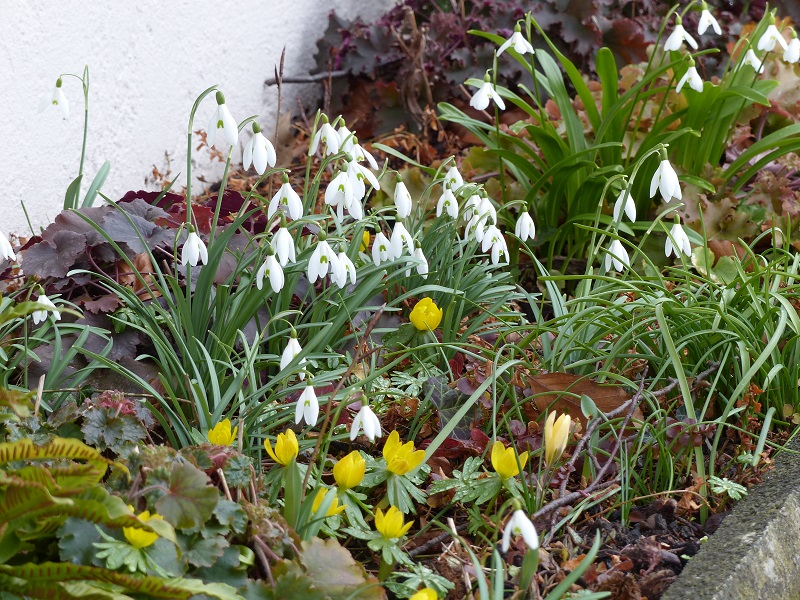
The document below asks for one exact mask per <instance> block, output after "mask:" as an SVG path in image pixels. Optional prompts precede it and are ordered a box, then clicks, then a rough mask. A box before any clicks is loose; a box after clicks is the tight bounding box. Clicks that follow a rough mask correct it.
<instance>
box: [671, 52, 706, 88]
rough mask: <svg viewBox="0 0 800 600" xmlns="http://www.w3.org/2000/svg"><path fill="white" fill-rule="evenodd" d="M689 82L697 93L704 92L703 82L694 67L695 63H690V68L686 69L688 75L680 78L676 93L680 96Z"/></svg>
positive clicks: (685, 74)
mask: <svg viewBox="0 0 800 600" xmlns="http://www.w3.org/2000/svg"><path fill="white" fill-rule="evenodd" d="M687 81H688V82H689V87H690V88H692V89H693V90H694V91H695V92H702V91H703V80H702V79H701V78H700V75H699V73H698V72H697V69H696V68H695V66H694V61H693V60H690V61H689V68H688V69H686V73H684V74H683V77H681V78H680V80H679V81H678V86H677V87H676V88H675V92H676V93H678V94H680V93H681V89H682V88H683V85H684V84H685V83H686V82H687Z"/></svg>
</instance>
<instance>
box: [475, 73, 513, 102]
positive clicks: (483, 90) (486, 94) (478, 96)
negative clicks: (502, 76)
mask: <svg viewBox="0 0 800 600" xmlns="http://www.w3.org/2000/svg"><path fill="white" fill-rule="evenodd" d="M489 100H492V101H493V102H494V103H495V104H496V105H497V108H499V109H500V110H505V108H506V104H505V102H503V99H502V98H501V97H500V94H498V93H497V91H496V90H495V88H494V85H493V84H492V78H491V77H490V76H489V73H486V75H485V76H484V78H483V84H482V85H481V86H480V88H478V91H477V92H475V94H474V95H473V96H472V98H471V99H470V101H469V105H470V106H471V107H472V108H474V109H475V110H486V109H487V108H488V107H489Z"/></svg>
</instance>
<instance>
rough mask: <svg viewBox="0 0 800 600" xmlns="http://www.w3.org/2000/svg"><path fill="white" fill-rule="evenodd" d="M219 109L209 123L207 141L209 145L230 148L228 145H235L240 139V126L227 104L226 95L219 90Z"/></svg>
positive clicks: (217, 97) (217, 95) (217, 96)
mask: <svg viewBox="0 0 800 600" xmlns="http://www.w3.org/2000/svg"><path fill="white" fill-rule="evenodd" d="M216 99H217V109H216V110H215V111H214V114H213V115H212V117H211V121H210V122H209V124H208V130H207V131H208V137H207V139H206V141H207V142H208V145H209V146H216V147H218V148H224V149H225V150H227V149H228V146H235V145H236V142H237V141H239V128H238V127H237V125H236V119H234V118H233V117H232V116H231V113H230V111H229V110H228V106H227V105H226V104H225V95H224V94H223V93H222V92H220V91H217V94H216Z"/></svg>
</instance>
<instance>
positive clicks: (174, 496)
mask: <svg viewBox="0 0 800 600" xmlns="http://www.w3.org/2000/svg"><path fill="white" fill-rule="evenodd" d="M218 501H219V491H218V490H217V488H215V487H214V486H212V485H211V480H210V479H209V478H208V476H207V475H206V474H205V473H203V472H202V471H201V470H199V469H198V468H196V467H194V466H192V465H190V464H189V463H177V464H174V465H172V469H171V470H170V474H169V489H168V490H167V492H166V493H165V494H164V495H163V496H161V498H159V499H158V501H157V502H156V511H157V512H158V514H160V515H161V516H162V517H164V518H165V519H166V520H167V521H169V522H170V523H172V525H173V526H174V527H176V528H178V529H183V528H189V527H197V526H200V525H202V524H203V523H205V522H206V521H207V520H208V519H209V518H210V517H211V515H212V513H213V512H214V508H216V506H217V502H218Z"/></svg>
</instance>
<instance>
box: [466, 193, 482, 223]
mask: <svg viewBox="0 0 800 600" xmlns="http://www.w3.org/2000/svg"><path fill="white" fill-rule="evenodd" d="M480 205H481V197H480V196H479V195H478V194H472V196H470V197H469V198H467V201H466V202H465V203H464V212H463V214H464V218H465V219H466V220H467V221H471V220H472V217H473V215H475V214H477V213H478V212H479V208H480Z"/></svg>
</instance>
